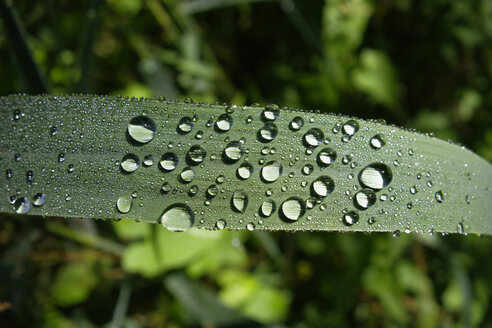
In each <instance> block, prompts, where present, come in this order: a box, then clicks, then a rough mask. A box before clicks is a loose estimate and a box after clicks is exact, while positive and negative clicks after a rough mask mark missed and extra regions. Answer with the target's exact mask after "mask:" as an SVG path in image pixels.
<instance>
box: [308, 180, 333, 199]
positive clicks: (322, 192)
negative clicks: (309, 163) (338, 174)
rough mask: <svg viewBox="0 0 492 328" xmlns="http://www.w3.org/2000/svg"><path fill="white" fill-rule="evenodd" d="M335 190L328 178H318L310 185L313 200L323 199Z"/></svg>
mask: <svg viewBox="0 0 492 328" xmlns="http://www.w3.org/2000/svg"><path fill="white" fill-rule="evenodd" d="M334 189H335V182H334V181H333V179H332V178H330V177H329V176H326V175H325V176H320V177H319V178H317V179H316V180H314V181H313V183H312V184H311V195H312V196H313V197H315V198H324V197H326V196H328V195H329V194H331V193H332V192H333V190H334Z"/></svg>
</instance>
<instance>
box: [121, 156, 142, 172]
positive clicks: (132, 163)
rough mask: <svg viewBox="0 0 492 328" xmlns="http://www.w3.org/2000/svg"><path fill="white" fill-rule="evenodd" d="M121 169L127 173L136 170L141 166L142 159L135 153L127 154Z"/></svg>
mask: <svg viewBox="0 0 492 328" xmlns="http://www.w3.org/2000/svg"><path fill="white" fill-rule="evenodd" d="M120 165H121V169H122V170H123V171H125V172H127V173H132V172H135V171H136V170H137V169H138V168H139V166H140V159H139V158H138V156H137V155H135V154H132V153H130V154H126V155H125V156H123V158H122V159H121V164H120Z"/></svg>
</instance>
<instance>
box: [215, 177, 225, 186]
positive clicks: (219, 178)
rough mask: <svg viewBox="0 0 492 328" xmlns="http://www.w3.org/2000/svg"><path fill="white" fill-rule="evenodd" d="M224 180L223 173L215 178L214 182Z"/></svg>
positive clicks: (222, 181)
mask: <svg viewBox="0 0 492 328" xmlns="http://www.w3.org/2000/svg"><path fill="white" fill-rule="evenodd" d="M224 181H225V176H223V175H219V176H218V177H217V179H215V182H217V183H218V184H223V183H224Z"/></svg>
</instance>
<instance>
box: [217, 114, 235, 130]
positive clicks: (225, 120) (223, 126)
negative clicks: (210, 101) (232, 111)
mask: <svg viewBox="0 0 492 328" xmlns="http://www.w3.org/2000/svg"><path fill="white" fill-rule="evenodd" d="M232 123H233V119H232V117H231V115H229V114H221V115H220V116H219V117H218V119H217V122H215V131H216V132H219V133H224V132H227V131H229V130H230V129H231V127H232Z"/></svg>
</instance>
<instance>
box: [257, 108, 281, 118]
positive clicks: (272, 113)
mask: <svg viewBox="0 0 492 328" xmlns="http://www.w3.org/2000/svg"><path fill="white" fill-rule="evenodd" d="M279 114H280V108H279V107H278V106H277V105H275V104H269V105H266V106H265V109H264V110H263V112H262V113H261V118H262V119H263V120H264V121H275V120H276V119H277V117H278V115H279Z"/></svg>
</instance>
